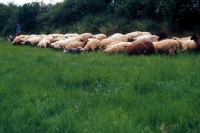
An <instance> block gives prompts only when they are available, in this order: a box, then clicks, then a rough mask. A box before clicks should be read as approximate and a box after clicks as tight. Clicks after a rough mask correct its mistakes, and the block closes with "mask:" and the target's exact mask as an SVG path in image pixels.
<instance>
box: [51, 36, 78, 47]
mask: <svg viewBox="0 0 200 133" xmlns="http://www.w3.org/2000/svg"><path fill="white" fill-rule="evenodd" d="M74 41H76V38H75V37H69V38H67V39H64V40H60V41H57V42H56V45H55V46H54V47H53V48H54V49H64V48H65V46H67V45H68V44H69V43H70V42H74Z"/></svg>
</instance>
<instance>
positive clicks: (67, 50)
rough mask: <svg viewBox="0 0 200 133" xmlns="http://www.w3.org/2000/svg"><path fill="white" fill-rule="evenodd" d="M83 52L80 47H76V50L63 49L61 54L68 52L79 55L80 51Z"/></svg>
mask: <svg viewBox="0 0 200 133" xmlns="http://www.w3.org/2000/svg"><path fill="white" fill-rule="evenodd" d="M82 50H83V48H82V47H77V48H68V49H65V50H64V51H63V52H69V53H72V54H75V53H77V54H79V53H81V51H82Z"/></svg>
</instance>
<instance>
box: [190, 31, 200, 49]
mask: <svg viewBox="0 0 200 133" xmlns="http://www.w3.org/2000/svg"><path fill="white" fill-rule="evenodd" d="M190 39H191V40H194V42H195V43H196V47H197V49H196V50H195V52H197V51H199V50H200V37H199V36H198V35H197V34H194V35H193V36H192V37H191V38H190Z"/></svg>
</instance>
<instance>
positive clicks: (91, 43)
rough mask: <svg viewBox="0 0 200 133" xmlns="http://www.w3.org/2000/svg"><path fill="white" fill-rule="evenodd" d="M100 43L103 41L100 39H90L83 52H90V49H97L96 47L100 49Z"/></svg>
mask: <svg viewBox="0 0 200 133" xmlns="http://www.w3.org/2000/svg"><path fill="white" fill-rule="evenodd" d="M100 43H101V41H100V40H98V39H91V40H89V41H88V42H87V44H86V46H85V47H84V48H83V52H88V51H89V50H92V51H95V49H99V46H100Z"/></svg>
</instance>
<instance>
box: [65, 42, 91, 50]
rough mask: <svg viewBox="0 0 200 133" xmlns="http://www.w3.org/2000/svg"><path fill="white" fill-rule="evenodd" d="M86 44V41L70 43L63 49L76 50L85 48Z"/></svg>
mask: <svg viewBox="0 0 200 133" xmlns="http://www.w3.org/2000/svg"><path fill="white" fill-rule="evenodd" d="M87 42H88V40H85V41H83V42H79V41H74V42H70V43H69V44H68V45H67V46H65V48H64V49H68V48H77V47H82V48H84V47H85V46H86V44H87Z"/></svg>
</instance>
